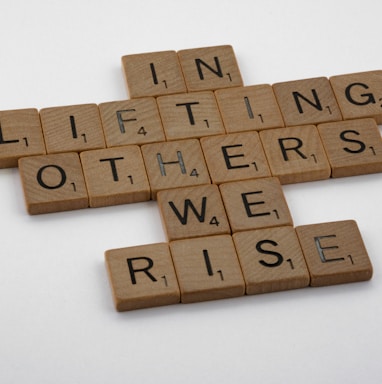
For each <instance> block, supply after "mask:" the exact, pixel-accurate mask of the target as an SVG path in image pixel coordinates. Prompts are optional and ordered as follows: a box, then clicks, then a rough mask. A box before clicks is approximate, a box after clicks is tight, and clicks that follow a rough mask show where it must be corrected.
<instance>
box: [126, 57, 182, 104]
mask: <svg viewBox="0 0 382 384" xmlns="http://www.w3.org/2000/svg"><path fill="white" fill-rule="evenodd" d="M122 67H123V73H124V75H125V80H126V84H127V88H128V91H129V95H130V98H135V97H144V96H159V95H169V94H172V93H182V92H186V91H187V88H186V85H185V83H184V79H183V74H182V70H181V68H180V64H179V59H178V55H177V53H176V52H175V51H161V52H149V53H138V54H133V55H126V56H123V57H122Z"/></svg>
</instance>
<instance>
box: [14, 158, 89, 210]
mask: <svg viewBox="0 0 382 384" xmlns="http://www.w3.org/2000/svg"><path fill="white" fill-rule="evenodd" d="M19 170H20V176H21V181H22V186H23V189H24V197H25V203H26V206H27V210H28V212H29V214H31V215H35V214H40V213H50V212H61V211H69V210H74V209H81V208H87V207H88V194H87V190H86V186H85V180H84V177H83V173H82V167H81V163H80V159H79V155H78V154H77V153H59V154H52V155H42V156H31V157H23V158H21V159H20V160H19Z"/></svg>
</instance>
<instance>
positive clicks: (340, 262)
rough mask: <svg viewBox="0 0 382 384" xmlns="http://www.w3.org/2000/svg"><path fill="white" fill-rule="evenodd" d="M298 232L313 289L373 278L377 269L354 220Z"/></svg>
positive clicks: (297, 230)
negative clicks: (372, 263) (374, 269)
mask: <svg viewBox="0 0 382 384" xmlns="http://www.w3.org/2000/svg"><path fill="white" fill-rule="evenodd" d="M296 232H297V235H298V238H299V241H300V244H301V247H302V251H303V253H304V257H305V260H306V263H307V265H308V269H309V273H310V277H311V283H310V285H311V286H315V287H319V286H325V285H334V284H342V283H352V282H356V281H364V280H369V279H371V277H372V274H373V267H372V265H371V262H370V259H369V256H368V254H367V251H366V248H365V245H364V243H363V240H362V237H361V233H360V231H359V229H358V226H357V223H356V222H355V221H354V220H344V221H336V222H330V223H320V224H311V225H302V226H299V227H296Z"/></svg>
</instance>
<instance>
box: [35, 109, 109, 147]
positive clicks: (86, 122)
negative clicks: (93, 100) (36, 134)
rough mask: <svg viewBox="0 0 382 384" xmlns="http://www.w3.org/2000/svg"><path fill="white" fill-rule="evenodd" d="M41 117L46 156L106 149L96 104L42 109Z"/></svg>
mask: <svg viewBox="0 0 382 384" xmlns="http://www.w3.org/2000/svg"><path fill="white" fill-rule="evenodd" d="M40 118H41V125H42V130H43V133H44V138H45V144H46V151H47V153H60V152H81V151H86V150H89V149H98V148H104V147H105V139H104V134H103V130H102V124H101V118H100V116H99V110H98V106H97V105H96V104H81V105H70V106H64V107H51V108H43V109H41V110H40Z"/></svg>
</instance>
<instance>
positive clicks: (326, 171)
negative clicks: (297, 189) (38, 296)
mask: <svg viewBox="0 0 382 384" xmlns="http://www.w3.org/2000/svg"><path fill="white" fill-rule="evenodd" d="M260 138H261V141H262V143H263V146H264V150H265V155H266V157H267V159H268V163H269V166H270V168H271V172H272V175H273V176H277V177H278V178H279V180H280V182H281V184H289V183H300V182H304V181H313V180H323V179H328V178H329V177H330V171H331V170H330V165H329V162H328V159H327V157H326V154H325V150H324V147H323V145H322V142H321V139H320V135H319V134H318V131H317V128H316V126H314V125H306V126H299V127H286V128H279V129H270V130H266V131H262V132H260Z"/></svg>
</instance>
